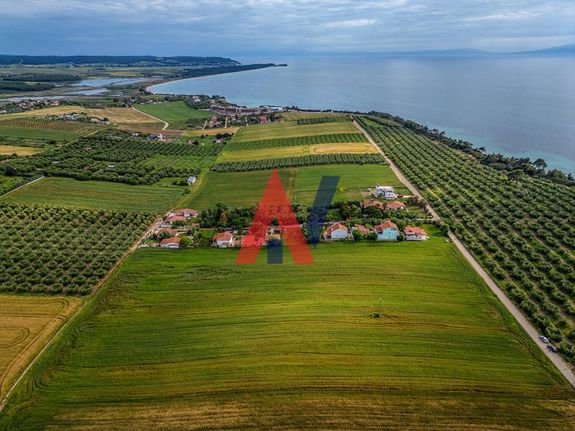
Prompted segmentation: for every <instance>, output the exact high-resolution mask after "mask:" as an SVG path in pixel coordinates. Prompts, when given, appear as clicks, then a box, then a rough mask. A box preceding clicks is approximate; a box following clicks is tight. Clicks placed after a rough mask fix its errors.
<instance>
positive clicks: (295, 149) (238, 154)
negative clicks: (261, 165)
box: [218, 142, 377, 162]
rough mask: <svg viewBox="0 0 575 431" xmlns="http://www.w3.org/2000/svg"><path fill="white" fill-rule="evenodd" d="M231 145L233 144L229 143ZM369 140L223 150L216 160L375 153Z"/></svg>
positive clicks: (228, 160)
mask: <svg viewBox="0 0 575 431" xmlns="http://www.w3.org/2000/svg"><path fill="white" fill-rule="evenodd" d="M230 146H233V145H230ZM376 152H377V151H376V150H375V148H373V145H371V144H370V143H369V142H344V143H340V144H317V145H294V146H282V147H275V148H259V149H253V150H244V151H227V150H226V151H223V152H222V153H221V154H220V156H219V157H218V162H238V161H248V160H263V159H269V158H271V157H274V158H280V157H299V156H311V155H315V154H368V153H376Z"/></svg>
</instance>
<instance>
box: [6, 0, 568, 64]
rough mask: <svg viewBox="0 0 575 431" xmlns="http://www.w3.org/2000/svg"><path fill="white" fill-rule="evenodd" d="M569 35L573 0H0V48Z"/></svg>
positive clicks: (511, 44) (371, 45)
mask: <svg viewBox="0 0 575 431" xmlns="http://www.w3.org/2000/svg"><path fill="white" fill-rule="evenodd" d="M574 42H575V0H550V1H544V0H542V1H532V0H507V1H492V0H243V1H239V0H123V1H121V0H90V1H86V0H0V53H1V54H30V55H41V54H42V55H48V54H54V55H73V54H76V55H78V54H91V55H98V54H101V55H104V54H106V55H128V54H131V55H145V54H147V55H164V56H168V55H218V56H231V57H233V56H258V55H261V56H266V55H276V56H277V55H300V54H312V55H313V54H318V53H356V52H361V53H377V52H389V51H418V50H429V49H460V48H476V49H484V50H489V51H495V52H504V51H517V50H528V49H539V48H546V47H549V46H557V45H563V44H570V43H574Z"/></svg>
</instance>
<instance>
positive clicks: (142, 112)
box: [132, 106, 170, 130]
mask: <svg viewBox="0 0 575 431" xmlns="http://www.w3.org/2000/svg"><path fill="white" fill-rule="evenodd" d="M132 109H133V110H134V111H138V112H139V113H141V114H144V115H146V116H147V117H150V118H153V119H154V120H157V121H159V122H160V123H164V127H162V128H161V130H167V129H168V127H170V123H168V122H167V121H164V120H162V119H160V118H158V117H154V116H153V115H151V114H148V113H147V112H144V111H140V110H139V109H137V108H134V107H133V106H132Z"/></svg>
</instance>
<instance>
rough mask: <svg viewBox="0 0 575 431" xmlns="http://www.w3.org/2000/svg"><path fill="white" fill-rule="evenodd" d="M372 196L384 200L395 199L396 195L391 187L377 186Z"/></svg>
mask: <svg viewBox="0 0 575 431" xmlns="http://www.w3.org/2000/svg"><path fill="white" fill-rule="evenodd" d="M373 195H374V196H375V197H376V198H385V199H395V198H396V197H397V195H396V194H395V190H394V189H393V187H392V186H380V185H379V184H377V185H376V187H375V192H373Z"/></svg>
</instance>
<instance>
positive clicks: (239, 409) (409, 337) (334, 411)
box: [0, 232, 575, 430]
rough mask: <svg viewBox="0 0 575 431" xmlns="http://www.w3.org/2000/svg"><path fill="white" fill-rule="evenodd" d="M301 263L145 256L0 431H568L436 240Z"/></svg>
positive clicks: (536, 363) (530, 354) (547, 376)
mask: <svg viewBox="0 0 575 431" xmlns="http://www.w3.org/2000/svg"><path fill="white" fill-rule="evenodd" d="M434 234H435V232H434ZM312 253H313V256H314V259H315V264H314V265H294V264H291V263H290V261H289V255H288V253H287V252H286V255H288V256H286V258H287V260H288V261H287V262H286V263H284V264H283V265H274V266H273V269H272V268H271V267H270V265H267V264H266V263H265V253H262V254H261V255H260V259H259V263H258V264H256V265H246V266H237V265H235V264H234V259H235V257H236V252H235V251H231V250H214V249H199V250H188V251H179V252H174V251H162V250H147V251H144V250H141V251H138V252H137V253H136V254H134V255H132V256H131V257H130V258H128V260H127V262H126V263H125V264H124V265H123V266H122V267H121V268H120V269H119V270H118V272H117V273H116V275H115V276H114V277H113V278H112V279H111V280H110V281H109V282H108V283H107V287H106V288H105V289H106V290H102V291H101V292H100V294H99V295H98V296H97V297H96V298H95V301H96V303H94V304H93V305H91V306H89V308H88V309H87V311H86V314H85V315H84V317H83V320H82V321H78V322H77V323H76V322H75V323H74V325H75V326H74V327H72V328H70V331H68V333H67V338H66V339H63V340H62V341H61V344H60V346H59V348H58V349H53V350H52V351H51V352H50V355H46V356H44V357H43V358H42V363H41V364H40V365H39V366H38V367H36V368H35V369H34V370H33V373H32V374H30V375H28V376H27V377H26V378H25V381H24V382H23V384H22V385H20V386H19V388H18V391H17V393H15V394H14V397H12V398H11V400H9V402H8V404H7V406H6V408H5V410H4V412H3V417H2V418H1V419H0V428H3V429H18V430H28V429H30V430H32V429H39V428H47V429H50V428H62V427H64V428H67V429H96V428H97V429H148V428H155V429H158V428H161V429H199V428H201V429H204V430H210V429H231V428H234V429H341V430H352V429H361V430H365V429H378V430H381V429H386V430H390V429H467V430H469V429H470V430H484V429H505V430H525V429H553V430H568V429H572V425H573V423H572V419H573V417H572V412H573V409H574V408H575V403H574V399H575V398H574V395H573V391H572V390H570V389H569V387H568V386H567V384H566V383H565V382H564V381H563V380H562V378H561V376H560V374H559V373H558V372H557V371H556V370H555V369H554V368H552V367H551V366H550V364H549V363H548V362H546V359H545V358H544V356H543V354H542V353H541V352H540V351H539V350H538V349H537V348H535V346H533V345H532V344H531V341H530V340H529V339H528V338H527V337H526V336H525V335H524V334H523V333H522V332H521V331H520V330H519V329H518V327H517V326H516V325H514V324H513V323H512V322H511V318H510V316H509V315H508V314H507V312H506V310H505V309H504V308H503V307H501V305H500V304H499V303H498V302H497V301H496V300H495V298H494V297H493V296H491V294H490V292H489V291H488V289H487V288H486V287H485V286H484V285H483V284H482V282H481V281H480V280H479V279H478V277H477V275H476V274H475V272H474V271H473V270H472V269H471V268H470V267H469V266H468V265H467V263H466V262H465V260H464V259H463V258H462V257H461V256H460V255H459V254H458V253H457V252H456V250H455V248H454V246H453V245H452V244H449V243H446V242H445V241H444V238H441V237H439V238H434V239H431V240H430V241H428V242H426V243H420V244H413V243H407V242H401V243H394V244H390V243H387V244H381V243H379V244H367V243H358V244H328V245H320V246H318V247H317V248H316V249H313V250H312ZM379 298H381V317H380V318H373V317H372V313H374V312H375V311H377V310H378V299H379Z"/></svg>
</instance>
